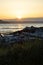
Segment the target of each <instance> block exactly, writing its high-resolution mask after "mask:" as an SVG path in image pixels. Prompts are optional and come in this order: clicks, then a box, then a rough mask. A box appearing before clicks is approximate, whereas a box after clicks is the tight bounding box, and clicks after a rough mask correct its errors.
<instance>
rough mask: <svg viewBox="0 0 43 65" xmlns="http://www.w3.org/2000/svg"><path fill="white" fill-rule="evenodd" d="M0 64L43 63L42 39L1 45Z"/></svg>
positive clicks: (37, 64)
mask: <svg viewBox="0 0 43 65" xmlns="http://www.w3.org/2000/svg"><path fill="white" fill-rule="evenodd" d="M0 65H43V40H39V39H34V40H28V41H23V42H19V43H15V44H10V45H9V46H3V45H1V46H0Z"/></svg>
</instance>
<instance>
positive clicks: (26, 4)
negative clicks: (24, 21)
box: [0, 0, 43, 19]
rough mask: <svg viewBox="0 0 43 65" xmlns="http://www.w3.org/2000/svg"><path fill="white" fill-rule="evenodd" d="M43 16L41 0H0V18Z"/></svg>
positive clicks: (42, 1) (42, 2) (42, 0)
mask: <svg viewBox="0 0 43 65" xmlns="http://www.w3.org/2000/svg"><path fill="white" fill-rule="evenodd" d="M28 17H29V18H30V17H43V0H0V19H11V18H12V19H13V18H28Z"/></svg>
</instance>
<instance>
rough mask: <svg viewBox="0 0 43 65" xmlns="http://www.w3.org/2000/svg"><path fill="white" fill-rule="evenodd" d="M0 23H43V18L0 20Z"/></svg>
mask: <svg viewBox="0 0 43 65" xmlns="http://www.w3.org/2000/svg"><path fill="white" fill-rule="evenodd" d="M0 23H43V18H22V19H21V20H17V19H8V20H0Z"/></svg>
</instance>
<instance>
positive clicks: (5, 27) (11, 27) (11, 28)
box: [0, 23, 43, 33]
mask: <svg viewBox="0 0 43 65" xmlns="http://www.w3.org/2000/svg"><path fill="white" fill-rule="evenodd" d="M27 26H28V27H30V26H34V27H43V23H22V24H17V23H16V24H0V33H6V32H7V33H9V32H15V31H18V30H21V29H23V28H25V27H27Z"/></svg>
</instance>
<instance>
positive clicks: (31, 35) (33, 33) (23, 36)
mask: <svg viewBox="0 0 43 65" xmlns="http://www.w3.org/2000/svg"><path fill="white" fill-rule="evenodd" d="M36 38H38V39H40V40H41V39H42V40H43V27H33V26H31V27H26V28H24V29H23V30H20V31H16V32H12V33H9V34H0V44H1V43H4V44H5V45H6V44H7V45H8V44H10V43H15V42H22V41H28V40H30V39H36Z"/></svg>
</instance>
